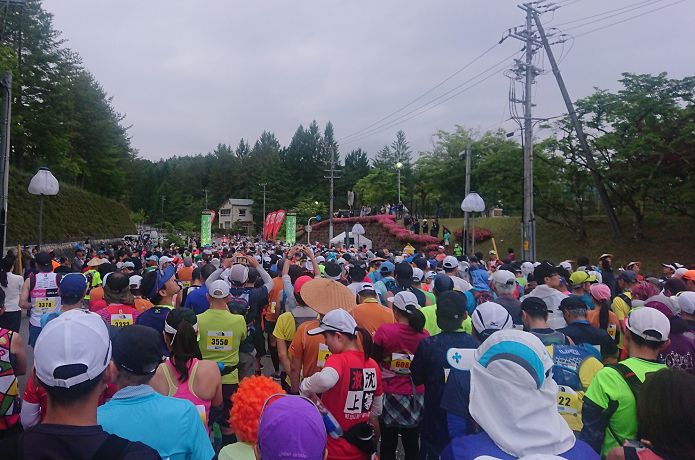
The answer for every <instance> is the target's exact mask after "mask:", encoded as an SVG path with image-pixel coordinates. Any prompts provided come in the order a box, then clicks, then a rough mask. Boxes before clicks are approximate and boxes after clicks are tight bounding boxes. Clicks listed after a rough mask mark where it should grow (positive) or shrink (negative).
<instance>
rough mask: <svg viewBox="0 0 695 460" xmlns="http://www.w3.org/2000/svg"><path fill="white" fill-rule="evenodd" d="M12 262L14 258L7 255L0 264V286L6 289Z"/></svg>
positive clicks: (12, 265)
mask: <svg viewBox="0 0 695 460" xmlns="http://www.w3.org/2000/svg"><path fill="white" fill-rule="evenodd" d="M14 262H15V258H14V257H12V256H9V255H8V256H6V257H5V258H4V259H2V264H0V285H1V286H2V287H7V274H8V273H9V272H11V271H12V268H13V267H14Z"/></svg>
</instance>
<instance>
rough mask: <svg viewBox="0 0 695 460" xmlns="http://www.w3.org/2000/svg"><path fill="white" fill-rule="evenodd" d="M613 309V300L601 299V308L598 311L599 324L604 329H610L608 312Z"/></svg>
mask: <svg viewBox="0 0 695 460" xmlns="http://www.w3.org/2000/svg"><path fill="white" fill-rule="evenodd" d="M610 310H611V301H610V300H609V299H604V300H602V301H601V309H600V310H599V312H598V325H599V328H601V329H603V330H604V331H605V330H606V329H608V312H610Z"/></svg>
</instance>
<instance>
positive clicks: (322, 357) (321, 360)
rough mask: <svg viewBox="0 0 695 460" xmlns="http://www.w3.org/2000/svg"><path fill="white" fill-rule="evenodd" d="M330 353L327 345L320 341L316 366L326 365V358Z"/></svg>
mask: <svg viewBox="0 0 695 460" xmlns="http://www.w3.org/2000/svg"><path fill="white" fill-rule="evenodd" d="M330 355H331V352H330V351H329V350H328V345H326V344H325V343H320V344H319V355H318V357H317V358H316V365H317V366H318V367H323V366H325V365H326V359H328V357H329V356H330Z"/></svg>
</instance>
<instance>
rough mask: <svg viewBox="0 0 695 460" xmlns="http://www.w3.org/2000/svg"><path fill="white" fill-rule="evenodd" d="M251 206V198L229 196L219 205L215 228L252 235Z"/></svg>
mask: <svg viewBox="0 0 695 460" xmlns="http://www.w3.org/2000/svg"><path fill="white" fill-rule="evenodd" d="M252 206H253V200H247V199H243V198H229V199H228V200H227V201H225V202H224V203H222V205H221V206H220V207H219V211H218V212H217V215H218V219H217V228H219V229H220V230H234V231H239V232H241V233H246V234H248V235H252V234H253V233H254V222H253V214H251V208H252Z"/></svg>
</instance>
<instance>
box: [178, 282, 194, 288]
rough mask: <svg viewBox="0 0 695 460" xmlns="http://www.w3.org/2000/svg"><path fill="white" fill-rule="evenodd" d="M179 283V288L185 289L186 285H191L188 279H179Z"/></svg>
mask: <svg viewBox="0 0 695 460" xmlns="http://www.w3.org/2000/svg"><path fill="white" fill-rule="evenodd" d="M179 283H181V288H182V289H185V288H187V287H191V282H190V281H179Z"/></svg>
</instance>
